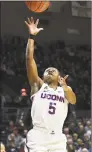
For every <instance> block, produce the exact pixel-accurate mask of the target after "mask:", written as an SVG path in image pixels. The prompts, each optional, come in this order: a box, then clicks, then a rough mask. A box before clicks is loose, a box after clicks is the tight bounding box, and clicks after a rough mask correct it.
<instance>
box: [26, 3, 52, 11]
mask: <svg viewBox="0 0 92 152" xmlns="http://www.w3.org/2000/svg"><path fill="white" fill-rule="evenodd" d="M25 3H26V6H27V7H28V8H29V10H31V11H33V12H36V13H41V12H44V11H45V10H47V9H48V8H49V6H50V2H49V1H25Z"/></svg>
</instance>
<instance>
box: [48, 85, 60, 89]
mask: <svg viewBox="0 0 92 152" xmlns="http://www.w3.org/2000/svg"><path fill="white" fill-rule="evenodd" d="M48 86H49V87H50V88H53V89H54V90H56V89H57V86H58V84H57V83H50V84H48Z"/></svg>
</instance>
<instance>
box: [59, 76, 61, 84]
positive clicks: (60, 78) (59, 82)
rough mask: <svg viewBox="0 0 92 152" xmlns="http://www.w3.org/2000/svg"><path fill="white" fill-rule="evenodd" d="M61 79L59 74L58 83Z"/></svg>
mask: <svg viewBox="0 0 92 152" xmlns="http://www.w3.org/2000/svg"><path fill="white" fill-rule="evenodd" d="M60 80H61V76H60V75H59V76H58V83H60Z"/></svg>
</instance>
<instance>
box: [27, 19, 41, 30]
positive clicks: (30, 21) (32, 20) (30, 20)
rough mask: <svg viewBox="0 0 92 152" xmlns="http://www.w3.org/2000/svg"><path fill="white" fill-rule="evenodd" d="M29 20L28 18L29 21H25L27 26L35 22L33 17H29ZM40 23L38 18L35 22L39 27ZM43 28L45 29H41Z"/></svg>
mask: <svg viewBox="0 0 92 152" xmlns="http://www.w3.org/2000/svg"><path fill="white" fill-rule="evenodd" d="M27 20H28V22H26V21H25V23H26V25H27V26H28V24H34V18H33V17H31V19H30V18H29V17H28V18H27ZM38 23H39V19H37V20H36V22H35V25H36V27H37V25H38ZM41 30H43V29H41Z"/></svg>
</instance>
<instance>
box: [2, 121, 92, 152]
mask: <svg viewBox="0 0 92 152" xmlns="http://www.w3.org/2000/svg"><path fill="white" fill-rule="evenodd" d="M91 130H92V124H91V120H90V119H88V118H82V119H77V120H74V121H73V122H68V123H66V124H65V126H64V129H63V132H64V134H65V135H66V137H67V149H68V152H91V151H92V141H91V135H92V132H91ZM27 132H28V128H26V127H25V124H24V123H23V121H19V123H18V124H17V125H16V124H14V122H13V121H9V125H8V126H7V127H6V128H5V130H3V131H2V138H1V139H2V140H1V141H2V143H3V144H4V145H5V147H6V152H24V146H25V143H26V135H27ZM2 152H5V151H2Z"/></svg>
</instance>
